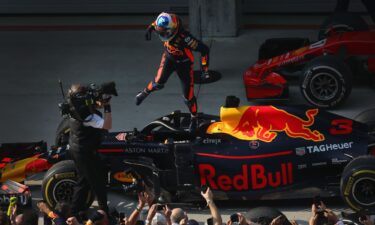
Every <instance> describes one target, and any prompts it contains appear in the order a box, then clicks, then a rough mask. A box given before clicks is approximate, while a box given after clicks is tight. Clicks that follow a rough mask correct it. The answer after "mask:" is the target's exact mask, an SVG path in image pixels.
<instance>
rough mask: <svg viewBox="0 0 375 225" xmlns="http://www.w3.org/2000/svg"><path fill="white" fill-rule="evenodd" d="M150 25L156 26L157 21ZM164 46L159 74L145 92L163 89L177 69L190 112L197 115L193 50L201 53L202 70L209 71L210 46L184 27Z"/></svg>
mask: <svg viewBox="0 0 375 225" xmlns="http://www.w3.org/2000/svg"><path fill="white" fill-rule="evenodd" d="M150 26H155V22H154V23H152V24H151V25H150ZM164 48H165V50H164V53H163V55H162V57H161V62H160V66H159V69H158V71H157V74H156V76H155V78H154V80H152V81H151V82H150V83H149V84H148V85H147V87H146V88H145V89H144V92H145V93H147V94H148V93H151V92H153V91H156V90H159V89H162V88H163V87H164V84H165V83H166V82H167V80H168V78H169V77H170V75H171V74H172V73H173V72H174V71H176V72H177V75H178V77H179V79H180V81H181V85H182V92H183V96H184V99H185V104H186V105H187V106H188V108H189V111H190V113H191V114H192V115H196V113H197V101H196V98H195V96H194V71H193V63H194V56H193V53H192V51H198V52H200V53H201V65H202V70H203V71H205V72H208V63H209V48H208V47H207V45H205V44H204V43H202V42H201V41H199V40H197V39H196V38H194V37H193V36H192V35H191V34H190V33H189V32H188V31H186V30H184V29H183V28H182V27H181V28H180V29H179V31H178V32H177V34H176V35H175V36H174V37H173V38H172V39H171V40H170V41H166V42H164Z"/></svg>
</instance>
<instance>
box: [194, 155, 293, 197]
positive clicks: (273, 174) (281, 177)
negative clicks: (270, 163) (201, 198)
mask: <svg viewBox="0 0 375 225" xmlns="http://www.w3.org/2000/svg"><path fill="white" fill-rule="evenodd" d="M198 169H199V175H200V182H201V185H208V186H210V187H211V188H212V189H213V190H222V191H233V190H236V191H247V190H259V189H267V188H277V187H282V186H289V185H291V184H293V165H292V163H290V162H287V163H281V164H280V166H279V168H278V169H276V170H275V171H272V170H268V169H267V168H266V167H265V166H263V165H262V164H251V165H247V164H243V165H242V166H241V172H239V173H236V174H234V175H228V174H218V173H217V171H216V169H215V167H213V166H212V165H210V164H199V166H198Z"/></svg>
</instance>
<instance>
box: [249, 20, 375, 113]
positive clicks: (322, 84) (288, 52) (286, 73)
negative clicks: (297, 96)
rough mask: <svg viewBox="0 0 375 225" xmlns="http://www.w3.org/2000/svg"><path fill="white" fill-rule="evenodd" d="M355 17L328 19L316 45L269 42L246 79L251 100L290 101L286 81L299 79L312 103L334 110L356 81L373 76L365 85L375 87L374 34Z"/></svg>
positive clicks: (288, 40)
mask: <svg viewBox="0 0 375 225" xmlns="http://www.w3.org/2000/svg"><path fill="white" fill-rule="evenodd" d="M352 16H353V15H347V14H338V15H334V16H333V17H332V18H329V20H327V21H325V23H324V24H323V27H322V28H321V31H320V33H319V41H317V42H313V43H310V40H308V39H306V38H273V39H269V40H267V41H266V42H265V43H264V44H263V45H262V46H261V47H260V49H259V59H258V61H257V62H256V63H255V64H253V65H252V66H250V67H249V68H248V69H247V70H246V71H245V73H244V75H243V81H244V84H245V88H246V96H247V99H248V100H254V99H285V98H288V93H289V92H288V83H289V82H288V81H287V78H288V79H289V78H293V77H297V78H298V79H299V86H300V90H301V93H302V95H303V97H304V98H305V99H306V101H307V102H308V103H310V104H311V105H313V106H316V107H320V108H333V107H336V106H339V105H340V104H342V103H344V102H345V100H346V99H347V98H348V96H349V95H350V92H351V89H352V80H353V78H358V77H359V75H360V74H365V75H366V76H368V77H369V78H366V79H367V80H366V82H367V83H373V84H375V74H374V73H375V57H374V55H375V32H374V31H368V26H367V25H366V24H365V22H364V21H363V20H361V19H360V18H357V17H354V18H355V19H352ZM340 22H341V23H340ZM343 23H346V24H343ZM348 24H349V25H348ZM348 31H350V32H348Z"/></svg>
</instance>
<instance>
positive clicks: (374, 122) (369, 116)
mask: <svg viewBox="0 0 375 225" xmlns="http://www.w3.org/2000/svg"><path fill="white" fill-rule="evenodd" d="M354 120H355V121H358V122H360V123H363V124H366V125H367V126H368V127H369V128H370V131H375V109H368V110H365V111H363V112H361V113H360V114H358V115H357V116H356V117H354Z"/></svg>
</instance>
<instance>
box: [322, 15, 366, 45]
mask: <svg viewBox="0 0 375 225" xmlns="http://www.w3.org/2000/svg"><path fill="white" fill-rule="evenodd" d="M368 30H369V26H368V24H367V23H366V21H365V20H363V18H362V17H361V16H359V15H357V14H353V13H348V12H339V13H335V14H333V15H332V16H330V17H328V18H327V19H326V20H324V22H323V23H322V25H321V26H320V28H319V34H318V39H319V40H322V39H324V38H327V37H329V36H330V35H331V34H333V33H343V32H350V31H368ZM332 31H333V32H332Z"/></svg>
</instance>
